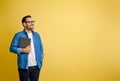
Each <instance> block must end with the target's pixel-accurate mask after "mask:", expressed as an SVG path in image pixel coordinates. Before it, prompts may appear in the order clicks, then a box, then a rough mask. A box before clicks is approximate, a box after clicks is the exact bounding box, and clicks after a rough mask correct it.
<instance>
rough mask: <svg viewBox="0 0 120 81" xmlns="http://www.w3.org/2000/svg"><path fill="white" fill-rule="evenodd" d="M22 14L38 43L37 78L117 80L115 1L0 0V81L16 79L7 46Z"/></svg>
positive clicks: (119, 21) (119, 41)
mask: <svg viewBox="0 0 120 81" xmlns="http://www.w3.org/2000/svg"><path fill="white" fill-rule="evenodd" d="M25 15H31V16H32V17H33V19H34V20H35V21H36V23H35V30H36V31H37V32H39V33H40V34H41V38H42V42H43V46H44V55H45V57H44V62H43V67H42V70H41V75H40V80H39V81H120V1H119V0H0V81H18V80H19V77H18V72H17V61H16V60H17V56H16V55H15V54H12V53H10V52H9V46H10V43H11V40H12V38H13V36H14V34H15V33H16V32H18V31H21V30H22V29H23V27H22V24H21V18H22V17H23V16H25Z"/></svg>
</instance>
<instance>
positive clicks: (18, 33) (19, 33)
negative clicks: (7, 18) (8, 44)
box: [15, 31, 23, 36]
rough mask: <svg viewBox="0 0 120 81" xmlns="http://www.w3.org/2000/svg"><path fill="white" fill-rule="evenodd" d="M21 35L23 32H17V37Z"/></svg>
mask: <svg viewBox="0 0 120 81" xmlns="http://www.w3.org/2000/svg"><path fill="white" fill-rule="evenodd" d="M21 34H23V31H19V32H16V33H15V36H20V35H21Z"/></svg>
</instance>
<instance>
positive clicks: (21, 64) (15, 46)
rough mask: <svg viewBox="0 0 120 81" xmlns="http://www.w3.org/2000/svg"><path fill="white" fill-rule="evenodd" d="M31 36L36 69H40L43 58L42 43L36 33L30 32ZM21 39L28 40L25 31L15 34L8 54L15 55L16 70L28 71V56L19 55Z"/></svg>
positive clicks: (24, 54)
mask: <svg viewBox="0 0 120 81" xmlns="http://www.w3.org/2000/svg"><path fill="white" fill-rule="evenodd" d="M32 35H33V43H34V48H35V55H36V61H37V65H38V68H41V66H42V60H43V57H44V54H43V46H42V41H41V38H40V35H39V34H38V33H37V32H34V31H32ZM21 37H24V38H28V35H27V32H26V31H25V30H23V31H21V32H18V33H16V34H15V36H14V38H13V40H12V43H11V46H10V52H13V53H15V54H17V56H18V60H17V61H18V62H17V63H18V68H21V69H28V54H26V53H20V51H21V48H20V41H19V39H20V38H21Z"/></svg>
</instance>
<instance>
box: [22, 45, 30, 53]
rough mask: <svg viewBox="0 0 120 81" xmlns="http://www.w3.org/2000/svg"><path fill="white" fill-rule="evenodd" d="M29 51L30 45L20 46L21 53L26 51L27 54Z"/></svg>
mask: <svg viewBox="0 0 120 81" xmlns="http://www.w3.org/2000/svg"><path fill="white" fill-rule="evenodd" d="M30 51H31V46H30V45H29V46H27V47H25V48H22V50H21V53H28V54H29V53H30Z"/></svg>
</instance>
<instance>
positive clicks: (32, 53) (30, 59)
mask: <svg viewBox="0 0 120 81" xmlns="http://www.w3.org/2000/svg"><path fill="white" fill-rule="evenodd" d="M27 34H28V38H30V39H31V48H32V49H31V51H30V53H29V55H28V66H35V65H37V62H36V56H35V49H34V43H33V35H32V33H27Z"/></svg>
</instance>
